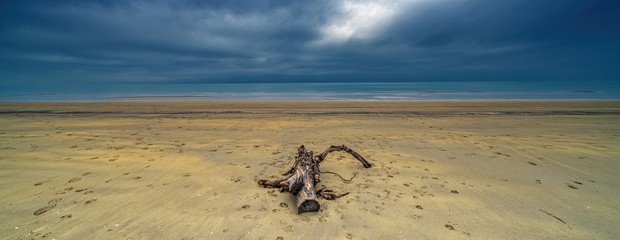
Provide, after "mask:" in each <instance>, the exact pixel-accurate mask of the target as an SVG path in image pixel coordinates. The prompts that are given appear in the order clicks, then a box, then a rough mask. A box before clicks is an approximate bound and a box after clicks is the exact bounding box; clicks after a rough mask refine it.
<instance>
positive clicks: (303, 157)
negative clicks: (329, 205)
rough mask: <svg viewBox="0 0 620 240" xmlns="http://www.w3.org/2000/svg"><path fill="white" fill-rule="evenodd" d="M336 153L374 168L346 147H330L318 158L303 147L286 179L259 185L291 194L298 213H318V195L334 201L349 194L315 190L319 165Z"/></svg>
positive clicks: (263, 180) (265, 181)
mask: <svg viewBox="0 0 620 240" xmlns="http://www.w3.org/2000/svg"><path fill="white" fill-rule="evenodd" d="M334 151H345V152H348V153H349V154H351V155H353V157H355V158H356V159H357V160H359V161H360V162H361V163H362V165H364V167H366V168H369V167H371V166H372V165H370V163H368V161H366V159H364V158H363V157H362V156H361V155H359V154H358V153H357V152H355V151H353V150H351V149H350V148H348V147H347V146H344V145H342V146H330V147H328V148H327V149H325V151H323V153H321V154H320V155H316V156H313V152H312V151H310V152H308V151H306V147H304V145H301V146H300V147H299V148H298V149H297V158H296V159H295V163H294V164H293V166H292V167H291V169H289V170H288V171H286V173H284V174H283V175H284V176H287V177H286V178H284V179H281V180H265V179H261V180H258V185H260V186H261V187H265V188H279V189H280V192H286V191H288V192H290V193H291V195H292V196H293V199H294V200H295V203H296V204H297V213H303V212H317V211H319V208H320V204H319V202H318V201H317V195H318V196H321V197H323V198H325V199H327V200H333V199H336V198H339V197H342V196H345V195H347V194H349V193H348V192H345V193H337V192H334V191H332V190H329V189H326V188H322V189H319V190H318V191H317V190H315V185H316V184H317V183H318V182H320V181H321V176H320V175H319V173H321V171H320V170H319V164H320V163H321V162H322V161H323V160H325V157H326V156H327V154H329V153H331V152H334ZM341 178H342V177H341ZM352 179H353V178H351V180H352ZM349 181H350V180H349Z"/></svg>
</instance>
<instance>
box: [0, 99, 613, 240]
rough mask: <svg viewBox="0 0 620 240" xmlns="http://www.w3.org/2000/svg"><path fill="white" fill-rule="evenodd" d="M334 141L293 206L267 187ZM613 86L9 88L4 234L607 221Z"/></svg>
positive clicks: (562, 230)
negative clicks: (247, 96)
mask: <svg viewBox="0 0 620 240" xmlns="http://www.w3.org/2000/svg"><path fill="white" fill-rule="evenodd" d="M301 144H304V145H306V147H308V148H309V149H311V150H314V151H315V152H319V151H322V150H324V149H325V148H326V147H328V146H329V145H332V144H337V145H340V144H345V145H347V146H349V147H351V148H352V149H354V150H356V151H357V152H359V153H360V154H361V155H362V156H364V157H365V158H366V159H367V160H368V161H369V162H371V163H372V164H373V165H374V166H373V167H372V168H369V169H366V168H363V167H362V166H361V164H360V163H359V162H358V161H357V160H355V159H354V158H353V157H351V156H349V155H346V154H342V153H333V154H331V155H329V156H328V158H327V159H326V160H325V162H324V163H323V164H322V165H321V169H322V170H324V171H332V172H337V173H339V174H340V175H342V176H343V177H345V178H350V177H352V176H354V174H356V175H355V178H354V179H353V180H352V181H351V182H348V183H347V182H343V181H342V180H341V179H340V178H338V177H336V176H334V175H331V174H323V175H322V179H323V181H322V182H321V183H319V186H327V187H329V188H330V189H332V190H335V191H348V192H350V194H349V195H347V196H345V197H342V198H340V199H337V200H334V201H328V200H324V199H319V202H320V204H321V211H319V212H317V213H304V214H301V215H298V214H297V213H296V210H295V208H294V203H293V200H292V198H291V196H290V194H288V193H279V192H278V191H277V190H276V189H265V188H260V187H259V186H258V185H257V184H256V180H258V179H261V178H266V179H275V178H278V177H280V174H281V173H283V172H285V171H286V170H287V169H288V167H290V165H291V164H292V162H293V158H294V156H295V154H296V148H297V147H298V146H299V145H301ZM619 176H620V103H619V102H597V101H588V102H114V103H80V102H73V103H0V184H1V185H0V186H1V188H0V196H2V197H1V198H0V213H1V216H2V221H0V236H1V237H2V238H3V239H31V238H33V239H278V238H280V237H282V238H283V239H613V238H615V237H617V236H620V230H619V229H618V227H617V226H620V217H619V216H620V201H618V199H619V197H620V181H619V180H620V177H619Z"/></svg>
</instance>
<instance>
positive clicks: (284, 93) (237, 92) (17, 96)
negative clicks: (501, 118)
mask: <svg viewBox="0 0 620 240" xmlns="http://www.w3.org/2000/svg"><path fill="white" fill-rule="evenodd" d="M3 85H6V84H0V101H149V100H166V101H170V100H582V99H583V100H597V99H602V100H612V99H620V83H616V82H609V81H607V82H562V83H554V82H514V81H510V82H505V81H504V82H502V81H496V82H492V81H485V82H360V83H355V82H346V83H201V84H169V83H166V84H146V83H143V84H96V85H95V84H77V85H71V86H23V85H22V86H10V85H9V86H3Z"/></svg>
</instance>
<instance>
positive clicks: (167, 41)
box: [0, 0, 620, 85]
mask: <svg viewBox="0 0 620 240" xmlns="http://www.w3.org/2000/svg"><path fill="white" fill-rule="evenodd" d="M619 23H620V1H617V0H609V1H606V0H392V1H387V0H325V1H324V0H314V1H293V0H282V1H264V0H246V1H236V0H223V1H189V0H169V1H147V0H144V1H141V0H125V1H113V0H99V1H91V0H76V1H47V0H41V1H31V0H15V1H12V0H3V1H0V81H1V82H2V83H3V84H5V85H6V84H72V83H95V84H97V83H127V82H129V83H141V82H149V83H151V82H162V83H177V82H178V83H200V82H243V81H266V82H271V81H486V80H501V81H550V82H558V81H591V80H605V81H620V24H619Z"/></svg>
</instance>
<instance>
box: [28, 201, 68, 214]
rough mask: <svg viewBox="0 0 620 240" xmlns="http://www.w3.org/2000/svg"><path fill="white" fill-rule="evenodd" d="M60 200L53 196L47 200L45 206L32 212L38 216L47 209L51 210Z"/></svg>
mask: <svg viewBox="0 0 620 240" xmlns="http://www.w3.org/2000/svg"><path fill="white" fill-rule="evenodd" d="M60 200H62V198H55V199H52V200H50V201H49V202H47V206H45V207H42V208H39V210H37V211H35V212H34V215H35V216H39V215H41V214H44V213H46V212H47V211H49V210H52V209H53V208H55V207H56V204H58V202H60Z"/></svg>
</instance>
